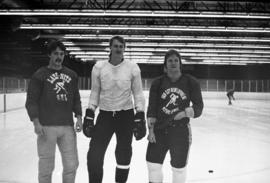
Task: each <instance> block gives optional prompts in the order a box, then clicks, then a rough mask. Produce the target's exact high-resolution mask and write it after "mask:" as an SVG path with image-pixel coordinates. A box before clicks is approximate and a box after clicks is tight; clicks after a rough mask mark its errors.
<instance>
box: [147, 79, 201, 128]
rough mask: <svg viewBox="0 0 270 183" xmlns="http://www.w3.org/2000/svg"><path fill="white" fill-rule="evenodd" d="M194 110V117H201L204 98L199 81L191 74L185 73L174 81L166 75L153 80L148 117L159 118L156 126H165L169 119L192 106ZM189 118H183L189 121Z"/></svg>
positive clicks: (182, 121)
mask: <svg viewBox="0 0 270 183" xmlns="http://www.w3.org/2000/svg"><path fill="white" fill-rule="evenodd" d="M191 103H192V106H191V107H192V108H193V110H194V118H196V117H199V116H200V115H201V114H202V110H203V100H202V94H201V88H200V84H199V82H198V81H197V80H196V79H195V78H194V77H192V76H191V75H188V74H184V75H182V76H181V77H180V78H179V79H178V80H177V81H175V82H172V81H171V80H170V78H169V77H167V76H166V75H164V76H162V77H160V78H158V79H156V80H154V81H153V83H152V85H151V88H150V93H149V104H148V110H147V117H155V118H157V123H156V125H155V127H158V126H164V123H167V122H168V120H172V119H173V118H174V116H175V115H176V114H177V113H178V112H180V111H184V110H185V108H187V107H190V105H191ZM188 122H189V118H183V119H181V123H188Z"/></svg>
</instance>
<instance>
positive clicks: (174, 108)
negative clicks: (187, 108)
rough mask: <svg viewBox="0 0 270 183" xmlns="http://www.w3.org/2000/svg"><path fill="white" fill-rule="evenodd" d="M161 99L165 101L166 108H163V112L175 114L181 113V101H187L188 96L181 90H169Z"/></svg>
mask: <svg viewBox="0 0 270 183" xmlns="http://www.w3.org/2000/svg"><path fill="white" fill-rule="evenodd" d="M161 99H163V100H165V104H166V105H165V106H164V107H162V111H163V112H164V113H165V114H167V115H170V114H173V113H175V112H178V111H180V109H179V107H178V106H179V102H180V101H181V100H185V99H187V96H186V94H185V93H184V92H183V91H182V90H181V89H179V88H168V89H166V90H165V91H164V92H163V93H162V95H161Z"/></svg>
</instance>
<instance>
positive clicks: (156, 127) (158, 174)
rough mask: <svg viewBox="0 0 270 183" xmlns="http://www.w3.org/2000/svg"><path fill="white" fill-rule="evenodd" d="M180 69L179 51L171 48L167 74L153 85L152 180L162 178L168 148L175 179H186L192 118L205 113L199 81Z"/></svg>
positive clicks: (177, 182) (180, 182) (148, 156)
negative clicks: (203, 111)
mask: <svg viewBox="0 0 270 183" xmlns="http://www.w3.org/2000/svg"><path fill="white" fill-rule="evenodd" d="M181 70H182V63H181V57H180V54H179V53H178V52H177V51H176V50H169V51H168V52H167V53H166V55H165V59H164V71H165V75H164V76H162V77H160V78H158V79H156V80H154V81H153V83H152V85H151V88H150V93H149V105H148V111H147V123H148V128H149V135H148V140H149V143H148V147H147V153H146V161H147V165H148V173H149V182H151V183H161V182H162V181H163V175H162V164H163V161H164V158H165V156H166V154H167V151H169V152H170V156H171V166H172V182H173V183H184V182H185V181H186V171H187V170H186V169H187V168H186V166H187V160H188V154H189V148H190V145H191V130H190V125H189V118H197V117H199V116H200V115H201V114H202V110H203V101H202V95H201V89H200V85H199V82H198V81H197V80H196V79H195V78H194V77H192V76H190V75H187V74H183V73H182V71H181ZM190 102H192V106H190Z"/></svg>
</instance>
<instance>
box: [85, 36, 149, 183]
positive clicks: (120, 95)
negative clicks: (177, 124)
mask: <svg viewBox="0 0 270 183" xmlns="http://www.w3.org/2000/svg"><path fill="white" fill-rule="evenodd" d="M110 50H111V52H110V56H109V60H108V61H105V62H98V63H97V64H95V66H94V67H93V70H92V86H91V94H90V98H89V105H88V108H87V109H86V116H85V118H84V124H83V132H84V134H85V135H86V136H87V137H91V138H92V140H91V142H90V148H89V151H88V156H87V165H88V173H89V182H90V183H101V182H102V177H103V162H104V156H105V152H106V149H107V147H108V144H109V142H110V140H111V137H112V135H113V134H114V133H115V135H116V140H117V144H116V149H115V157H116V162H117V166H116V170H115V182H118V183H124V182H126V181H127V178H128V174H129V164H130V160H131V156H132V147H131V144H132V136H133V134H134V136H135V138H136V139H137V140H140V139H142V138H143V137H144V136H145V134H146V127H145V126H146V125H145V114H144V108H145V99H144V95H143V90H142V82H141V74H140V69H139V67H138V65H137V64H136V63H132V62H130V61H126V60H124V57H123V54H124V50H125V40H124V39H123V38H122V37H120V36H115V37H113V38H111V40H110ZM133 99H134V103H133ZM97 107H99V114H98V117H97V120H96V124H95V125H94V119H95V115H94V114H95V110H96V108H97ZM134 108H135V112H136V114H135V115H134Z"/></svg>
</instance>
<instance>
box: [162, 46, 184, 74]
mask: <svg viewBox="0 0 270 183" xmlns="http://www.w3.org/2000/svg"><path fill="white" fill-rule="evenodd" d="M172 55H175V56H177V57H178V59H179V62H180V71H181V72H182V60H181V55H180V53H179V52H178V51H176V50H174V49H171V50H168V51H167V52H166V54H165V57H164V63H163V68H164V70H165V69H166V68H167V59H168V58H169V57H170V56H172Z"/></svg>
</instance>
